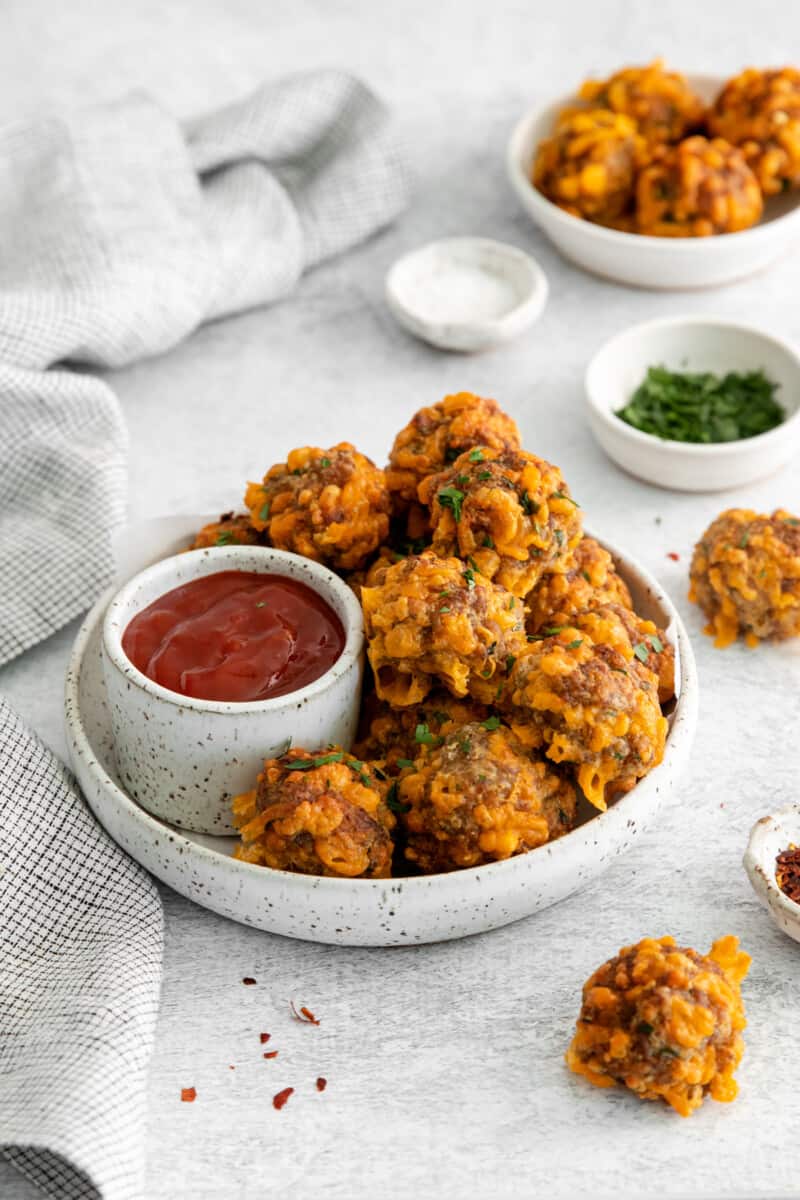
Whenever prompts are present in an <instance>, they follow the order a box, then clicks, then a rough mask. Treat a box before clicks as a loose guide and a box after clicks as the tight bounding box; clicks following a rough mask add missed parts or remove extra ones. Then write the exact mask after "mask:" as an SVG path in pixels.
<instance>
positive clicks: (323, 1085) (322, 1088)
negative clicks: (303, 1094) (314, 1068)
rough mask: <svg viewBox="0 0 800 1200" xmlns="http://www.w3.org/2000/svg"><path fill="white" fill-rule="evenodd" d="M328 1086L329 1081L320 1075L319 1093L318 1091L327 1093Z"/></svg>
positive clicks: (318, 1082)
mask: <svg viewBox="0 0 800 1200" xmlns="http://www.w3.org/2000/svg"><path fill="white" fill-rule="evenodd" d="M327 1086H328V1081H327V1079H324V1078H323V1076H322V1075H320V1077H319V1079H318V1080H317V1091H318V1092H324V1091H325V1088H326V1087H327Z"/></svg>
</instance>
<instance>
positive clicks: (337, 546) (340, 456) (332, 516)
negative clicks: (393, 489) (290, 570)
mask: <svg viewBox="0 0 800 1200" xmlns="http://www.w3.org/2000/svg"><path fill="white" fill-rule="evenodd" d="M244 502H245V504H246V505H247V508H248V509H249V510H250V520H251V522H252V524H253V527H254V528H255V529H257V530H264V531H265V533H266V536H267V538H268V540H269V544H270V545H272V546H276V547H277V548H278V549H279V550H291V551H293V552H294V553H295V554H302V555H304V556H305V557H306V558H313V559H314V560H315V562H323V563H327V565H328V566H330V567H333V568H334V570H337V571H348V570H355V569H357V568H358V567H362V566H363V565H364V563H365V562H366V561H367V559H368V558H369V556H370V555H371V554H372V553H373V551H374V550H376V549H377V547H378V546H379V545H380V544H381V542H383V541H385V540H386V536H387V534H388V532H389V509H390V499H389V493H388V491H387V488H386V479H385V477H384V474H383V471H381V470H380V469H379V468H378V467H376V466H375V464H374V463H373V462H371V461H370V459H368V458H367V457H366V456H365V455H363V454H359V452H358V450H356V448H355V447H354V446H351V445H350V443H349V442H340V443H339V444H338V446H333V447H332V448H331V449H330V450H319V449H317V448H316V447H313V446H303V447H301V449H299V450H292V451H291V453H290V454H289V457H288V458H287V460H286V462H285V463H277V464H276V465H275V466H274V467H270V469H269V471H267V473H266V475H265V476H264V481H263V483H250V484H248V486H247V491H246V493H245V498H244Z"/></svg>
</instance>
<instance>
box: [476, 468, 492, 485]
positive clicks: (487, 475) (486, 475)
mask: <svg viewBox="0 0 800 1200" xmlns="http://www.w3.org/2000/svg"><path fill="white" fill-rule="evenodd" d="M491 478H492V472H491V471H478V474H477V475H476V479H479V480H480V482H481V483H485V482H486V480H487V479H491Z"/></svg>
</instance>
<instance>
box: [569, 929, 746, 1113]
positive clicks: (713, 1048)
mask: <svg viewBox="0 0 800 1200" xmlns="http://www.w3.org/2000/svg"><path fill="white" fill-rule="evenodd" d="M749 967H750V957H749V955H747V954H745V952H744V951H743V950H740V949H739V941H738V938H735V937H731V936H728V937H723V938H719V939H718V940H717V941H716V942H714V945H713V946H712V947H711V950H710V952H709V953H708V954H698V953H697V951H696V950H689V949H682V948H680V947H679V946H676V945H675V939H674V938H671V937H662V938H657V939H656V938H645V939H644V940H643V941H641V942H639V943H637V945H635V946H624V947H623V948H622V950H620V952H619V954H618V955H616V956H615V957H614V958H612V959H610V960H609V961H608V962H606V963H604V964H603V965H602V967H599V968H598V970H596V971H595V973H594V974H593V975H592V976H591V978H590V979H589V980H588V981H587V982H586V984H585V985H584V988H583V1003H582V1005H581V1012H580V1016H579V1017H578V1021H577V1023H576V1028H575V1036H574V1038H573V1039H572V1044H571V1045H570V1047H569V1050H568V1051H567V1065H568V1066H569V1068H570V1070H572V1071H575V1072H576V1074H578V1075H583V1076H585V1078H586V1079H588V1080H589V1082H590V1083H593V1084H595V1086H596V1087H613V1086H614V1084H621V1085H622V1086H623V1087H627V1088H630V1090H631V1091H632V1092H635V1093H636V1095H637V1096H638V1097H639V1099H640V1100H664V1101H666V1103H667V1104H669V1105H671V1106H672V1108H673V1109H674V1110H675V1111H676V1112H677V1113H680V1115H681V1116H682V1117H688V1116H691V1114H692V1113H693V1112H694V1110H695V1109H696V1108H699V1107H700V1105H701V1104H702V1103H703V1100H704V1098H705V1097H706V1096H711V1097H712V1098H713V1099H714V1100H723V1101H726V1102H727V1101H729V1100H733V1099H734V1098H735V1097H736V1092H737V1085H736V1080H735V1079H734V1077H733V1075H734V1071H735V1070H736V1068H737V1067H738V1065H739V1063H740V1062H741V1059H742V1054H743V1053H744V1042H743V1040H742V1033H741V1031H742V1030H743V1029H744V1027H745V1025H746V1021H745V1016H744V1006H743V1004H742V997H741V991H740V985H741V982H742V980H743V979H744V977H745V975H746V974H747V972H748V969H749Z"/></svg>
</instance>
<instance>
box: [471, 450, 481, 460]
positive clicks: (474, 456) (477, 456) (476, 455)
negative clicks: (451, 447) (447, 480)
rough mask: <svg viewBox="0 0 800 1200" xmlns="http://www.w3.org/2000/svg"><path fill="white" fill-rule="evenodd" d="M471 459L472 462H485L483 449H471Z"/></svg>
mask: <svg viewBox="0 0 800 1200" xmlns="http://www.w3.org/2000/svg"><path fill="white" fill-rule="evenodd" d="M469 461H470V462H483V451H482V450H479V449H475V450H470V452H469Z"/></svg>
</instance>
